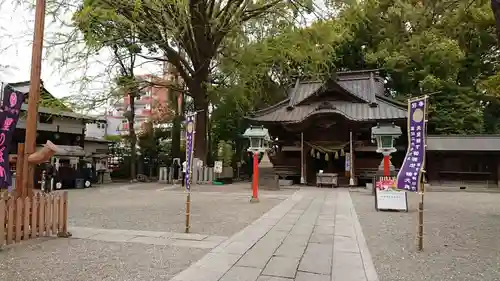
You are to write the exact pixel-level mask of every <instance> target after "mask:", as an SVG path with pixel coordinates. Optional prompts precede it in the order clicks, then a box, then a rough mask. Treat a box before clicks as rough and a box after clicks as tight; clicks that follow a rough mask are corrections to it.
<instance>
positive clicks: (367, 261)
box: [349, 194, 379, 281]
mask: <svg viewBox="0 0 500 281" xmlns="http://www.w3.org/2000/svg"><path fill="white" fill-rule="evenodd" d="M349 200H350V201H351V202H350V203H351V206H352V208H351V215H352V217H353V218H354V229H355V231H356V237H357V239H358V246H359V251H360V253H361V259H362V260H363V267H364V268H365V274H366V279H367V280H368V281H379V279H378V275H377V271H376V270H375V266H374V265H373V260H372V255H371V254H370V250H369V249H368V244H367V243H366V239H365V235H364V234H363V229H362V228H361V224H360V223H359V217H358V214H357V213H356V209H355V208H354V204H353V202H352V198H351V195H350V194H349Z"/></svg>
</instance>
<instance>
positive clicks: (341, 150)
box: [340, 148, 345, 156]
mask: <svg viewBox="0 0 500 281" xmlns="http://www.w3.org/2000/svg"><path fill="white" fill-rule="evenodd" d="M340 156H345V151H344V149H343V148H341V149H340Z"/></svg>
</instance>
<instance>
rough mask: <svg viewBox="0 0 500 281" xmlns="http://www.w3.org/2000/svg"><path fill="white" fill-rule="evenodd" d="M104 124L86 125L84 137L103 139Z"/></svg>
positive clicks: (104, 132) (104, 133)
mask: <svg viewBox="0 0 500 281" xmlns="http://www.w3.org/2000/svg"><path fill="white" fill-rule="evenodd" d="M106 127H107V126H106V123H101V122H98V123H87V124H86V126H85V136H86V137H92V138H104V136H105V135H106Z"/></svg>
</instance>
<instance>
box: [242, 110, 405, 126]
mask: <svg viewBox="0 0 500 281" xmlns="http://www.w3.org/2000/svg"><path fill="white" fill-rule="evenodd" d="M319 114H338V115H341V116H343V117H344V118H345V119H347V120H350V121H355V122H363V121H377V120H405V119H406V118H407V117H406V116H404V117H403V116H394V117H392V116H391V117H378V118H377V117H369V118H357V117H355V116H352V115H349V114H346V113H345V112H343V111H341V110H337V109H333V110H332V109H322V110H314V111H312V112H311V113H309V114H307V115H305V116H304V117H303V118H301V119H297V120H290V119H278V120H265V119H261V118H259V117H256V118H248V119H249V120H252V121H256V122H261V123H287V124H298V123H302V122H304V121H305V120H307V119H309V118H311V117H313V116H316V115H319ZM260 117H262V116H260Z"/></svg>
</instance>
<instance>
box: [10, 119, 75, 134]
mask: <svg viewBox="0 0 500 281" xmlns="http://www.w3.org/2000/svg"><path fill="white" fill-rule="evenodd" d="M58 127H59V132H61V133H71V134H81V133H82V130H83V128H85V126H84V125H83V123H82V121H81V120H77V119H71V118H64V117H53V119H52V123H40V122H38V129H39V130H41V131H49V132H57V128H58ZM16 128H19V129H26V119H24V118H19V121H18V122H17V126H16Z"/></svg>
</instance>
